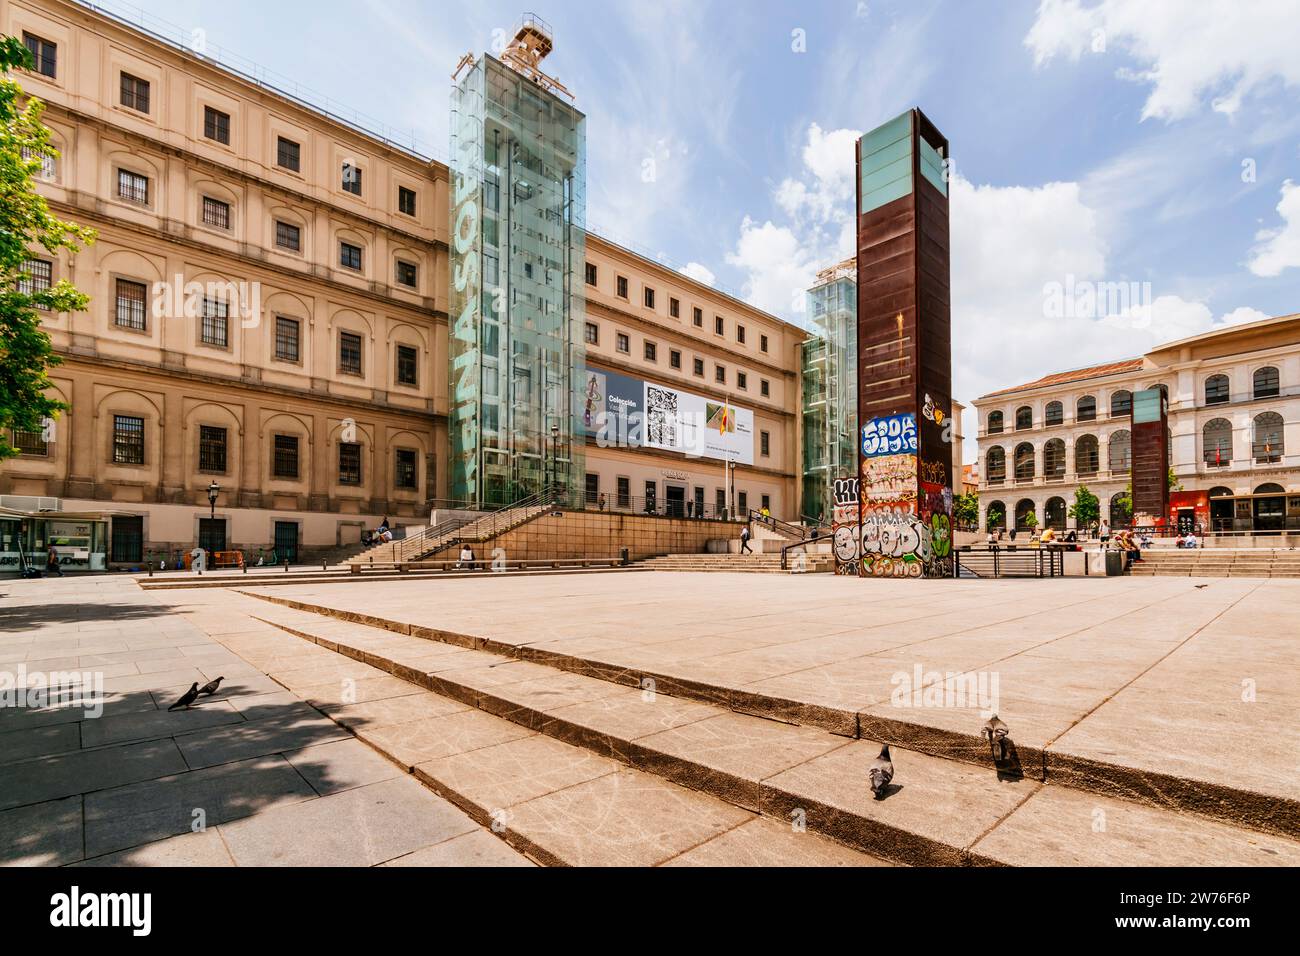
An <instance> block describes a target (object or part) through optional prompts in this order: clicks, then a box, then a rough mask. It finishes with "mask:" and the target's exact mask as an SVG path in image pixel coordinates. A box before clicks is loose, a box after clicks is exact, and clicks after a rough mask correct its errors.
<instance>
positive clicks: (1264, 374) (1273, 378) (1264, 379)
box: [1253, 365, 1281, 398]
mask: <svg viewBox="0 0 1300 956" xmlns="http://www.w3.org/2000/svg"><path fill="white" fill-rule="evenodd" d="M1253 379H1254V385H1255V392H1254V394H1255V397H1256V398H1274V397H1276V396H1277V395H1278V394H1279V393H1280V391H1281V389H1280V388H1279V386H1280V384H1281V380H1280V379H1279V378H1278V374H1277V369H1275V368H1274V367H1273V366H1271V365H1266V366H1264V367H1263V368H1261V369H1256V370H1255V374H1254V376H1253Z"/></svg>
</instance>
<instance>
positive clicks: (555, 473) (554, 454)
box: [548, 422, 560, 496]
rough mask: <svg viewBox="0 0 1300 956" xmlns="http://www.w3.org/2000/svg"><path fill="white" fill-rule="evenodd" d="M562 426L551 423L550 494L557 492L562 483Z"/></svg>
mask: <svg viewBox="0 0 1300 956" xmlns="http://www.w3.org/2000/svg"><path fill="white" fill-rule="evenodd" d="M559 478H560V426H559V425H557V424H555V423H554V422H552V423H551V487H550V488H549V489H548V491H549V492H550V494H551V495H552V496H553V495H554V494H555V490H556V488H557V487H558V486H559V484H560V480H559Z"/></svg>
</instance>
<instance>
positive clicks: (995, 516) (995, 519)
mask: <svg viewBox="0 0 1300 956" xmlns="http://www.w3.org/2000/svg"><path fill="white" fill-rule="evenodd" d="M1004 517H1005V515H1004V514H1003V513H1002V509H1001V508H1000V507H999V506H998V505H992V506H991V507H990V508H989V513H988V518H987V521H988V526H989V527H990V528H996V527H997V526H998V525H1000V524H1002V521H1003V518H1004Z"/></svg>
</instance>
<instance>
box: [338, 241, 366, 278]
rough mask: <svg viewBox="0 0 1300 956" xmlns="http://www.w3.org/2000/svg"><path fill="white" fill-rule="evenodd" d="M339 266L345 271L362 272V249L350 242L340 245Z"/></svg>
mask: <svg viewBox="0 0 1300 956" xmlns="http://www.w3.org/2000/svg"><path fill="white" fill-rule="evenodd" d="M339 265H341V266H342V267H343V268H344V269H355V270H356V271H358V272H360V271H361V247H360V246H354V245H353V244H352V243H350V242H340V243H339Z"/></svg>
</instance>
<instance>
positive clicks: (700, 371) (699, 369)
mask: <svg viewBox="0 0 1300 956" xmlns="http://www.w3.org/2000/svg"><path fill="white" fill-rule="evenodd" d="M691 369H692V371H694V372H695V374H696V375H699V376H703V375H704V359H695V360H694V362H693V364H692V365H691Z"/></svg>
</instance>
